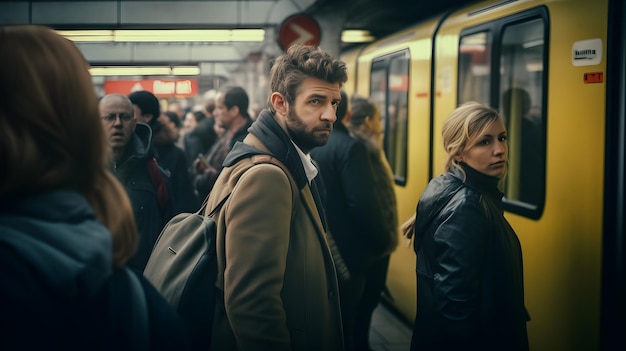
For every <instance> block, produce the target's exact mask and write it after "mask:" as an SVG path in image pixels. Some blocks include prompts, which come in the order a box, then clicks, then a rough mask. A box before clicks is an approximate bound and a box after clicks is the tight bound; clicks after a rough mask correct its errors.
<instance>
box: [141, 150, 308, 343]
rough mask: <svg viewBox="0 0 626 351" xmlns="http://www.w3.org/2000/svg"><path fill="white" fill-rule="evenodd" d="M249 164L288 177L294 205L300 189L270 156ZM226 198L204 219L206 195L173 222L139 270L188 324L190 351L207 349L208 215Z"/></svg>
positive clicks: (210, 294)
mask: <svg viewBox="0 0 626 351" xmlns="http://www.w3.org/2000/svg"><path fill="white" fill-rule="evenodd" d="M252 161H253V165H255V164H259V163H272V164H274V165H276V166H278V167H280V168H281V169H282V170H283V171H284V172H285V174H287V177H288V178H289V182H290V184H291V189H292V194H293V204H294V206H295V205H296V200H297V196H298V194H299V191H298V187H297V185H296V183H295V180H294V179H293V177H292V176H291V173H290V172H289V170H288V169H287V168H286V167H285V165H283V164H282V163H281V162H280V161H278V160H277V159H275V158H274V157H272V156H270V155H254V156H252ZM229 197H230V194H228V195H227V196H225V197H224V199H222V200H221V201H220V202H219V204H218V205H217V206H216V207H215V208H214V209H212V210H211V212H210V213H209V215H208V216H204V210H205V207H206V203H207V200H208V197H207V199H205V201H204V204H203V205H202V207H201V208H200V210H198V212H195V213H181V214H178V215H177V216H175V217H174V218H172V219H171V220H170V221H169V222H168V223H167V224H166V225H165V227H164V228H163V230H162V231H161V234H160V235H159V238H158V239H157V241H156V243H155V245H154V248H153V249H152V253H151V255H150V258H149V259H148V263H147V265H146V268H145V270H144V272H143V273H144V276H145V277H146V278H147V279H148V280H149V281H150V282H151V283H152V284H153V285H154V286H155V288H156V289H157V290H158V291H159V292H160V293H161V294H162V295H163V297H164V298H165V300H166V301H167V302H168V303H169V304H170V305H171V306H172V307H173V308H174V309H175V310H176V311H177V312H178V314H179V315H180V317H181V318H182V319H183V321H184V322H185V324H186V325H187V329H188V332H189V335H190V337H191V341H192V348H193V349H194V350H208V349H209V348H210V345H211V334H212V327H213V318H214V314H215V297H216V291H217V289H216V287H215V281H216V278H217V257H216V253H215V240H216V235H217V223H215V221H214V220H213V218H212V217H213V215H214V214H215V213H217V212H218V211H219V210H220V208H221V207H222V206H223V205H224V203H225V202H226V200H227V199H228V198H229ZM293 212H294V211H292V219H293Z"/></svg>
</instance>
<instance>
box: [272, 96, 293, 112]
mask: <svg viewBox="0 0 626 351" xmlns="http://www.w3.org/2000/svg"><path fill="white" fill-rule="evenodd" d="M270 102H271V103H272V107H274V110H276V113H277V114H278V115H280V116H286V115H287V110H288V108H289V106H288V103H287V100H286V99H285V97H284V96H283V94H281V93H278V92H274V93H272V95H271V96H270Z"/></svg>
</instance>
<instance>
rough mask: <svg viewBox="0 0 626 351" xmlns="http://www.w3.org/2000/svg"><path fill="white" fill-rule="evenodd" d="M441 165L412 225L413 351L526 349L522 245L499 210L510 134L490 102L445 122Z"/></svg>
mask: <svg viewBox="0 0 626 351" xmlns="http://www.w3.org/2000/svg"><path fill="white" fill-rule="evenodd" d="M443 143H444V147H445V149H446V152H447V153H448V159H447V162H446V172H445V173H444V174H442V175H441V176H439V177H437V178H434V179H433V180H431V182H430V183H429V184H428V186H427V187H426V189H425V190H424V192H423V193H422V196H421V197H420V200H419V202H418V205H417V211H416V218H415V224H414V228H413V230H411V231H409V236H413V235H414V248H415V252H416V253H417V287H418V292H417V294H418V299H417V311H418V312H417V316H416V318H415V325H414V329H413V339H412V344H411V349H412V350H461V349H469V350H528V336H527V331H526V322H527V321H528V319H529V318H528V314H527V313H526V309H525V307H524V281H523V271H522V250H521V245H520V242H519V240H518V238H517V235H516V234H515V232H514V230H513V228H511V226H510V225H509V223H508V222H507V220H506V219H505V218H504V216H503V210H502V204H501V198H502V196H503V194H502V192H501V191H500V184H501V182H502V180H503V177H504V176H505V174H506V167H507V155H508V145H507V133H506V129H505V125H504V121H503V120H502V118H501V117H500V116H499V115H498V113H497V112H496V111H494V110H493V109H491V108H489V107H487V106H484V105H481V104H479V103H476V102H468V103H465V104H463V105H461V106H460V107H458V108H457V109H456V110H455V111H454V112H453V113H452V114H451V115H450V116H449V118H448V119H447V120H446V122H445V123H444V125H443Z"/></svg>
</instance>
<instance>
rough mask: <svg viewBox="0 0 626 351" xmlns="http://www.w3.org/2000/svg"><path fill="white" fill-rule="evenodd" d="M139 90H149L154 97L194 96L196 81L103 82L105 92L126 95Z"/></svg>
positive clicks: (146, 80)
mask: <svg viewBox="0 0 626 351" xmlns="http://www.w3.org/2000/svg"><path fill="white" fill-rule="evenodd" d="M139 90H146V91H149V92H151V93H152V94H154V95H155V96H156V97H172V96H174V97H180V98H187V97H194V96H196V95H198V81H197V80H195V79H175V80H174V79H144V80H107V81H106V82H104V92H105V94H113V93H115V94H122V95H128V94H130V93H132V92H133V91H139Z"/></svg>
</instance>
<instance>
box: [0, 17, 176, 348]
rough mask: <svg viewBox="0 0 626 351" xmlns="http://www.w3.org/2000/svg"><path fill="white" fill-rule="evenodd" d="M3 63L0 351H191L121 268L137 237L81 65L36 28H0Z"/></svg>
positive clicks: (154, 298)
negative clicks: (141, 305)
mask: <svg viewBox="0 0 626 351" xmlns="http://www.w3.org/2000/svg"><path fill="white" fill-rule="evenodd" d="M0 61H1V62H2V65H1V66H0V155H2V156H0V267H2V269H1V270H0V280H1V281H2V285H1V287H0V311H2V320H3V322H2V327H1V328H0V349H3V350H4V349H7V350H9V349H11V350H13V349H23V350H26V349H29V350H30V349H32V350H35V349H59V350H61V349H62V350H129V349H142V350H148V349H150V350H159V349H164V350H166V349H167V350H173V349H179V348H181V347H182V349H188V346H187V345H188V340H187V337H186V331H185V330H184V329H183V326H182V324H181V323H182V322H181V321H180V319H178V316H176V315H175V313H174V312H173V311H172V310H171V309H170V308H169V306H168V305H167V303H166V302H165V301H164V300H163V299H162V297H161V296H160V295H159V294H158V292H157V291H156V290H155V289H154V288H153V287H152V286H151V285H150V283H148V281H147V280H145V279H143V278H142V277H141V276H138V275H134V276H133V275H132V274H133V273H129V272H130V271H129V270H126V269H123V268H124V266H125V264H126V262H127V261H128V259H129V258H130V257H131V256H132V255H133V253H134V252H135V250H136V247H137V233H136V229H135V222H134V218H133V212H132V209H131V207H130V202H129V200H128V197H127V196H126V193H125V192H124V188H123V187H122V186H121V185H120V184H119V183H118V182H117V180H116V178H115V177H114V176H113V175H112V174H111V173H110V172H109V170H108V155H107V153H106V151H105V150H107V144H106V142H105V138H104V131H103V127H102V122H101V116H100V115H99V114H98V100H97V97H96V95H95V92H94V88H93V85H92V81H91V77H90V75H89V72H88V68H89V65H88V63H87V62H86V61H85V59H84V58H83V56H82V55H81V53H80V52H79V50H78V49H77V48H76V46H75V45H74V44H73V43H72V42H70V41H69V40H66V39H65V38H63V37H61V36H59V35H58V34H56V33H55V32H54V31H53V30H50V29H48V28H45V27H41V26H33V25H29V26H13V27H0ZM115 118H121V117H119V116H116V117H115ZM133 282H134V283H135V284H136V285H134V288H133ZM137 291H139V294H136V292H137ZM137 296H139V297H141V296H142V297H143V298H138V299H134V297H137ZM137 301H144V306H145V307H146V309H145V310H144V311H143V313H140V312H139V310H137V306H138V304H136V303H135V302H137ZM135 323H136V324H135Z"/></svg>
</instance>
